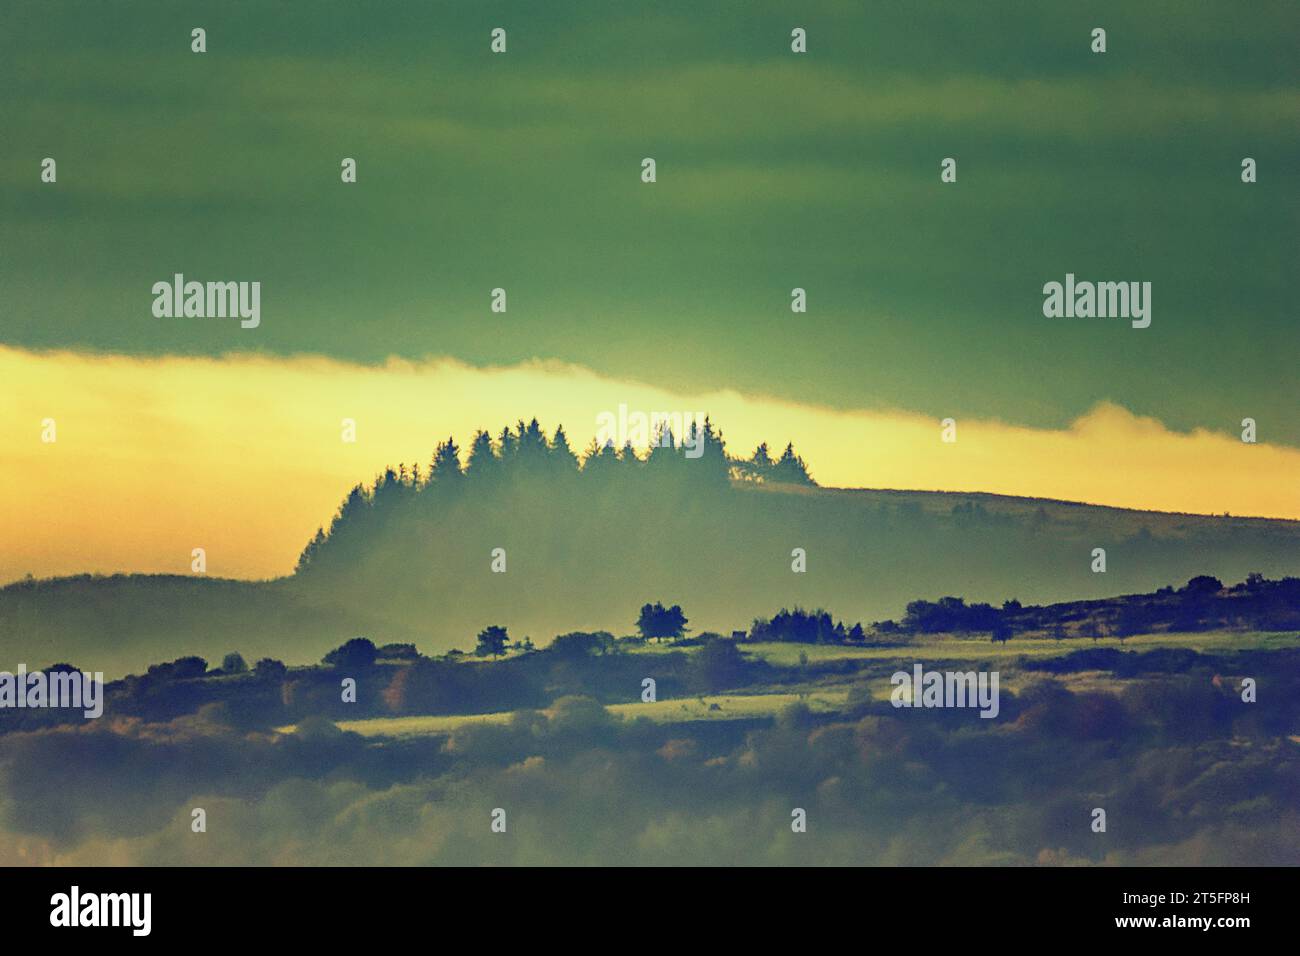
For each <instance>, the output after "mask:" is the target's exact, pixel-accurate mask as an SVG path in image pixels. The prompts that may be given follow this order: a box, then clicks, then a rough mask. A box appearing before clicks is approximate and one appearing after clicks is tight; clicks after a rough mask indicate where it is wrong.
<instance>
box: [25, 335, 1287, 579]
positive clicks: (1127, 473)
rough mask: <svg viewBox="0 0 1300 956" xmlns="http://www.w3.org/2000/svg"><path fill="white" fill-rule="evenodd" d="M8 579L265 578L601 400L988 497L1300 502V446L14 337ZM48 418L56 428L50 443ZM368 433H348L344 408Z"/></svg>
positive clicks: (1233, 508) (1187, 503)
mask: <svg viewBox="0 0 1300 956" xmlns="http://www.w3.org/2000/svg"><path fill="white" fill-rule="evenodd" d="M0 381H3V383H4V391H5V393H6V395H7V397H6V400H5V402H4V412H5V414H4V415H3V418H2V419H0V541H2V546H0V582H4V581H9V580H13V579H15V578H19V577H21V576H23V575H24V574H26V573H28V572H31V573H33V574H35V575H37V576H38V577H42V576H48V575H55V574H72V573H79V572H83V571H90V572H103V573H111V572H115V571H124V572H129V571H138V572H172V573H188V572H189V569H190V553H191V549H193V548H198V547H201V548H204V549H205V550H206V552H207V561H208V573H209V574H211V575H217V576H230V577H271V576H276V575H280V574H286V573H288V572H290V571H291V570H292V569H293V565H294V562H295V561H296V559H297V556H298V553H299V551H300V550H301V549H302V546H303V545H304V544H305V543H306V541H307V539H308V538H309V537H310V536H311V535H312V534H313V533H314V532H315V530H316V528H317V526H319V525H325V526H328V524H329V521H330V518H331V517H332V516H333V513H334V510H335V509H336V508H337V506H338V504H339V502H340V501H341V500H342V498H343V495H344V494H345V493H346V492H347V490H348V488H350V487H351V486H352V485H354V484H356V483H357V482H368V481H370V480H371V479H373V477H374V476H375V475H376V474H377V473H378V472H379V471H381V470H382V469H383V468H384V466H385V465H389V464H391V465H394V466H396V465H397V463H398V462H401V461H405V462H407V463H412V462H417V461H418V462H419V463H420V464H421V467H422V468H424V467H427V464H428V462H429V459H430V458H431V457H432V453H433V448H434V445H435V444H436V443H437V442H438V441H440V440H442V439H445V438H447V437H448V436H454V437H455V439H456V441H457V443H458V444H459V445H460V446H461V448H462V451H464V450H465V448H466V446H467V445H468V444H469V441H470V438H471V437H472V435H473V433H474V431H475V430H476V429H478V428H480V427H482V428H487V429H488V430H489V431H492V432H493V433H494V434H495V433H496V432H499V431H500V429H501V427H502V426H503V425H505V424H506V423H514V422H515V421H517V420H518V419H519V418H520V417H521V416H522V417H526V418H531V417H533V416H536V417H537V418H538V419H539V420H540V421H541V422H542V424H543V426H545V427H546V429H547V431H548V433H549V432H550V431H552V430H553V429H554V427H555V425H557V424H563V425H564V427H565V430H566V431H567V432H568V434H569V438H570V443H571V444H572V445H573V447H574V450H575V451H581V449H582V448H583V447H584V446H585V445H586V444H587V443H588V442H589V441H590V440H591V438H592V437H593V436H594V435H595V433H596V430H597V427H598V426H597V416H598V415H600V414H601V413H602V412H607V413H615V414H617V410H618V407H619V405H620V403H622V404H626V405H627V406H628V407H629V409H631V410H633V411H642V412H645V413H647V414H648V413H650V412H652V411H659V412H682V413H695V412H707V413H708V414H709V415H711V416H712V418H713V421H714V422H715V423H717V424H718V425H719V426H720V427H721V428H722V429H723V431H724V434H725V437H726V439H727V443H728V448H729V450H730V451H731V452H732V453H733V454H740V453H743V454H745V455H748V454H749V452H751V451H752V450H753V448H754V447H755V446H756V445H757V444H758V443H759V442H760V441H767V442H768V443H769V446H770V447H772V450H773V453H774V454H778V453H779V452H780V450H781V448H783V447H784V446H785V443H786V442H787V441H793V442H794V443H795V448H796V450H797V451H798V452H799V453H800V454H801V455H802V456H803V457H804V459H805V460H806V461H807V462H808V465H809V468H810V470H811V471H812V474H813V477H814V478H816V479H817V481H818V482H819V483H820V484H822V485H824V486H836V487H867V488H899V489H907V488H912V489H925V490H953V491H967V492H971V491H986V492H995V493H1000V494H1009V495H1025V496H1032V497H1042V498H1060V499H1065V500H1071V501H1085V502H1090V503H1093V504H1106V505H1114V506H1118V507H1126V508H1140V509H1151V510H1159V511H1185V512H1195V513H1205V514H1221V513H1223V512H1225V511H1226V512H1230V513H1231V514H1234V515H1256V516H1265V517H1277V518H1291V519H1297V518H1300V493H1298V487H1297V475H1300V449H1294V448H1289V447H1285V446H1281V447H1279V446H1270V445H1267V444H1258V445H1249V444H1244V443H1242V442H1240V441H1238V440H1236V439H1233V438H1231V437H1228V436H1223V435H1217V434H1212V433H1209V432H1205V431H1195V432H1192V433H1191V434H1180V433H1176V432H1172V431H1170V430H1168V429H1167V428H1166V427H1165V426H1164V425H1163V424H1161V423H1160V422H1158V421H1156V420H1154V419H1147V418H1139V417H1136V416H1134V415H1133V414H1131V413H1130V412H1128V411H1127V410H1125V409H1123V408H1121V407H1119V406H1116V405H1110V404H1102V405H1098V406H1097V407H1096V408H1094V409H1093V410H1092V411H1091V412H1089V413H1088V414H1087V415H1085V416H1083V417H1082V418H1080V419H1078V420H1077V421H1075V422H1074V423H1073V424H1072V425H1071V426H1070V427H1069V428H1067V429H1062V430H1049V429H1034V428H1025V427H1019V426H1012V425H1007V424H1003V423H1000V422H994V421H976V420H973V419H971V420H965V419H959V420H958V424H957V429H958V433H957V438H958V440H957V441H956V442H955V443H953V444H946V443H943V442H941V441H940V437H939V433H940V427H939V423H938V422H937V421H935V420H934V419H931V418H929V417H924V416H919V415H915V414H912V413H908V412H902V411H835V410H831V409H827V408H821V407H816V406H811V405H799V404H794V403H790V402H783V401H778V400H775V399H770V398H762V397H749V396H744V395H740V394H738V393H736V392H732V391H715V392H708V393H701V394H696V395H677V394H672V393H669V392H667V391H665V390H663V389H659V388H656V387H654V386H652V385H646V384H643V383H636V382H624V381H618V380H614V379H608V378H604V377H602V376H600V375H597V374H596V373H594V372H592V371H590V370H588V369H584V368H579V367H575V366H569V365H563V364H559V363H551V362H540V361H536V362H530V363H526V364H523V365H518V366H511V367H508V368H486V369H484V368H476V367H473V366H468V365H464V364H461V363H459V362H455V361H452V360H447V359H436V360H429V361H426V362H420V363H412V362H406V361H400V360H390V361H389V362H388V363H387V364H385V365H382V366H361V365H353V364H348V363H344V362H338V361H334V360H330V359H325V358H320V357H294V358H269V357H260V356H254V355H243V354H241V355H233V356H227V357H223V358H219V359H213V358H181V357H171V356H169V357H163V358H136V357H129V356H98V355H82V354H77V353H71V352H45V353H33V352H26V351H22V350H17V349H10V348H3V347H0ZM47 418H49V419H54V420H55V427H56V429H57V441H55V442H54V443H51V444H46V443H43V442H42V441H41V432H42V424H41V423H42V421H43V420H44V419H47ZM344 418H352V419H355V420H356V422H357V441H356V443H355V444H347V443H345V442H343V441H342V440H341V421H342V419H344Z"/></svg>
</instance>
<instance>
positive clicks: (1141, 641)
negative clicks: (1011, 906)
mask: <svg viewBox="0 0 1300 956" xmlns="http://www.w3.org/2000/svg"><path fill="white" fill-rule="evenodd" d="M1121 646H1122V649H1123V650H1125V651H1136V652H1141V651H1150V650H1155V649H1158V648H1188V649H1191V650H1195V651H1198V652H1201V653H1207V654H1208V653H1216V652H1226V651H1237V650H1243V651H1244V650H1279V649H1283V648H1289V647H1297V646H1300V635H1297V634H1295V633H1292V632H1239V631H1208V632H1202V633H1195V634H1144V635H1135V636H1133V637H1130V638H1127V639H1125V641H1124V642H1123V644H1122V645H1120V642H1119V641H1118V640H1116V639H1113V638H1106V639H1103V640H1101V641H1098V642H1096V643H1094V642H1092V641H1084V640H1080V639H1073V640H1065V641H1055V640H1051V639H1016V640H1012V641H1008V642H1007V643H1005V644H994V643H992V642H990V641H988V640H987V639H982V640H981V639H971V638H961V637H955V636H952V635H941V636H936V637H932V638H927V639H921V640H917V641H916V642H913V643H909V644H907V645H906V646H890V647H848V646H841V645H805V644H790V643H766V644H748V645H745V646H744V652H745V654H746V655H748V656H750V657H753V658H755V659H760V660H763V661H766V662H767V663H769V664H772V665H774V666H776V667H781V668H794V667H798V666H800V660H801V657H802V658H804V660H805V661H806V667H807V670H808V679H807V680H806V681H802V682H798V683H795V684H788V683H787V684H783V685H781V686H779V687H774V688H770V689H765V688H754V690H756V691H758V692H755V693H732V694H705V695H698V696H687V697H678V698H674V699H668V700H657V701H654V702H651V703H644V702H641V701H635V702H627V703H616V704H611V705H609V706H608V707H607V708H606V709H607V710H608V711H609V712H610V713H611V714H613V715H615V716H616V717H619V718H622V719H624V720H637V719H644V720H650V721H653V722H655V723H660V724H676V723H693V722H696V721H722V720H741V719H755V718H767V719H771V718H775V717H776V716H777V715H778V714H780V713H781V711H782V710H784V709H785V708H787V707H789V706H791V705H792V704H799V703H801V704H803V705H804V706H806V707H807V708H808V709H809V710H811V711H812V712H814V713H832V712H838V711H841V710H843V709H844V708H845V706H846V703H847V701H848V698H849V694H850V691H851V690H852V689H853V688H855V687H856V688H857V689H858V694H859V695H860V696H861V695H862V693H863V690H864V685H865V688H869V689H870V693H871V697H872V698H874V699H876V700H888V699H889V696H890V693H891V690H892V685H891V684H890V681H889V675H890V674H891V673H892V672H893V670H895V669H908V668H910V667H911V665H912V664H913V663H914V662H917V661H921V662H950V663H953V664H954V665H972V666H974V665H976V664H980V663H996V664H997V665H998V671H999V674H1000V682H1001V687H1002V689H1004V690H1007V691H1011V692H1013V693H1019V692H1021V691H1022V690H1023V689H1024V688H1025V687H1026V686H1028V685H1029V684H1030V683H1033V682H1035V681H1040V680H1045V679H1054V680H1056V681H1058V682H1059V683H1061V684H1063V685H1065V686H1066V687H1068V688H1069V689H1070V690H1071V691H1074V692H1076V693H1077V692H1092V691H1103V692H1109V693H1117V692H1119V691H1120V690H1122V689H1123V688H1124V686H1125V685H1126V684H1127V683H1128V681H1126V680H1124V679H1122V678H1118V677H1116V676H1114V675H1112V674H1110V673H1108V672H1105V671H1080V672H1076V673H1070V674H1065V675H1059V676H1056V677H1053V678H1048V677H1047V676H1046V675H1044V674H1042V673H1040V672H1031V671H1025V670H1023V669H1021V668H1019V667H1018V666H1017V662H1018V661H1020V660H1021V659H1035V660H1040V659H1046V658H1051V657H1055V656H1062V655H1065V654H1069V653H1071V652H1073V651H1077V650H1084V649H1087V648H1092V647H1121ZM697 650H698V647H695V646H689V645H688V646H685V647H674V646H673V645H672V644H662V645H661V644H646V645H635V646H634V647H633V648H632V649H631V650H630V652H631V653H634V654H637V655H654V654H658V653H670V652H674V651H676V652H686V653H688V654H690V653H694V652H695V651H697ZM846 661H847V662H853V663H855V664H858V665H859V666H858V667H856V668H855V669H854V670H853V671H852V672H851V673H848V674H841V673H829V674H823V673H818V672H819V670H822V669H823V668H824V666H825V665H833V664H835V663H836V662H846ZM542 712H543V713H547V714H548V715H550V714H551V711H550V710H543V711H542ZM512 715H513V712H512V711H499V712H495V713H486V714H441V715H417V716H403V717H372V718H367V719H362V720H345V721H340V722H338V724H337V726H338V727H339V729H340V730H344V731H348V732H352V733H356V734H360V735H361V736H363V737H373V738H386V739H401V738H411V737H423V736H432V735H444V734H451V733H454V732H455V731H457V730H459V729H461V728H464V727H468V726H472V725H475V724H487V725H492V724H496V725H504V724H506V723H508V722H509V721H510V719H511V717H512ZM296 729H297V728H296V727H295V726H294V725H288V726H285V727H281V728H279V730H280V732H282V733H294V732H295V731H296Z"/></svg>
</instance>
